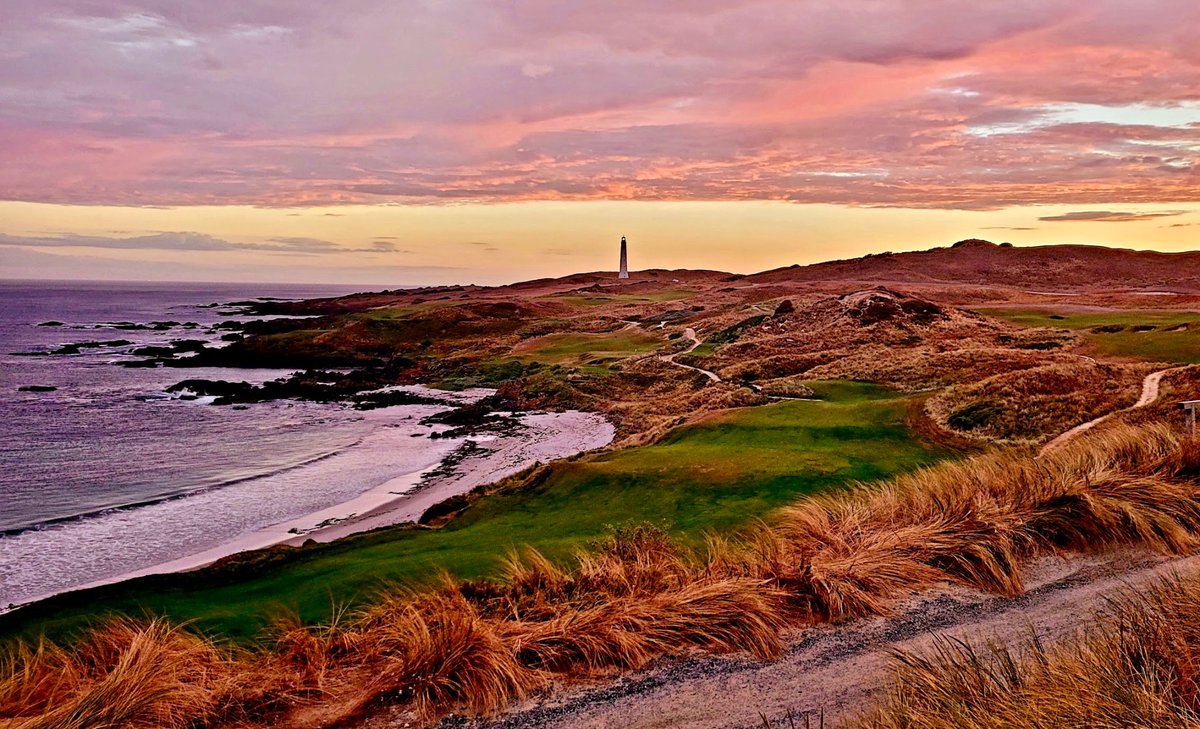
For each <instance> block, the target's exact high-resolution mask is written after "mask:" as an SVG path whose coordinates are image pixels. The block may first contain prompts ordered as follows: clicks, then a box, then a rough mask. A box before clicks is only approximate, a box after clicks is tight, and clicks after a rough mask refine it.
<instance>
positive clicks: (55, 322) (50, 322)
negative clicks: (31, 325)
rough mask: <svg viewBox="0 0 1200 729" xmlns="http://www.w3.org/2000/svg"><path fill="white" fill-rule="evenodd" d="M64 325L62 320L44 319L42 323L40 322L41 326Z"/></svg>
mask: <svg viewBox="0 0 1200 729" xmlns="http://www.w3.org/2000/svg"><path fill="white" fill-rule="evenodd" d="M62 325H63V323H62V322H61V321H53V320H51V321H44V322H42V323H41V324H38V326H39V327H61V326H62Z"/></svg>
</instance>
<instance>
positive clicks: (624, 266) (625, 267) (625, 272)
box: [617, 236, 629, 278]
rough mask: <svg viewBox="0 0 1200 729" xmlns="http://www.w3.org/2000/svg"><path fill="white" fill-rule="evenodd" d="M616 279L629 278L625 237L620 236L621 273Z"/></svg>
mask: <svg viewBox="0 0 1200 729" xmlns="http://www.w3.org/2000/svg"><path fill="white" fill-rule="evenodd" d="M617 278H629V253H628V252H627V251H626V250H625V236H621V272H620V273H618V274H617Z"/></svg>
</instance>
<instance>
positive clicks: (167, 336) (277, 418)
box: [0, 281, 430, 608]
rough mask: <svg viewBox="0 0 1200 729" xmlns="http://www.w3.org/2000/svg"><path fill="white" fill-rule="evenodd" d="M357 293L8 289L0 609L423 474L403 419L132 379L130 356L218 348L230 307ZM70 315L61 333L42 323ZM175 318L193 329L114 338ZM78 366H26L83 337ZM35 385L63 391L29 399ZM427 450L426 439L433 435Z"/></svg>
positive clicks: (225, 373)
mask: <svg viewBox="0 0 1200 729" xmlns="http://www.w3.org/2000/svg"><path fill="white" fill-rule="evenodd" d="M348 291H349V290H348V289H344V288H333V287H319V286H280V285H272V284H263V285H249V284H238V285H228V284H176V283H169V284H167V283H164V284H142V283H138V284H133V283H93V282H15V281H8V282H0V608H3V607H4V606H7V605H10V604H20V603H23V602H27V601H30V600H34V599H37V598H41V597H45V596H48V595H51V594H54V593H57V592H61V591H64V590H68V589H72V588H75V587H79V586H82V585H86V584H90V583H93V582H96V581H102V580H106V579H111V578H114V577H116V576H119V575H123V574H127V573H129V572H131V571H136V570H142V569H145V568H148V567H152V566H153V565H156V564H161V563H165V562H168V561H171V560H174V559H179V558H182V557H186V556H188V555H192V554H196V553H199V552H203V551H205V550H207V549H210V548H212V547H214V546H216V545H219V544H222V543H225V542H228V541H229V540H231V539H234V538H236V537H237V536H238V535H244V534H246V533H248V532H253V531H254V530H256V529H261V528H263V527H265V526H267V525H270V524H275V523H279V522H281V521H285V520H288V519H292V518H296V517H300V516H303V515H305V514H310V513H313V512H317V511H319V510H321V509H323V508H326V507H329V506H332V505H334V504H338V503H341V502H344V501H347V500H349V499H352V498H354V497H355V496H357V495H359V494H362V493H364V492H366V491H368V490H370V489H371V488H372V487H375V486H377V485H379V484H380V483H384V482H386V481H387V480H389V479H391V478H394V477H396V476H397V475H400V474H405V473H410V472H412V470H413V468H414V467H417V468H420V467H423V464H424V463H425V461H427V460H428V459H429V457H430V456H429V454H428V452H426V451H428V448H427V447H426V448H425V450H424V451H422V449H421V446H422V443H418V442H416V441H418V440H424V439H416V438H413V437H412V436H413V433H414V432H416V431H415V428H416V423H415V419H414V416H413V415H412V414H411V413H408V414H406V412H405V409H404V408H386V409H383V410H378V411H368V412H360V411H356V410H353V409H351V408H348V407H345V406H341V405H336V404H335V405H329V404H316V403H301V402H290V401H289V402H277V403H262V404H255V405H250V406H248V407H246V408H244V409H234V408H231V407H221V406H213V405H210V404H208V403H207V402H205V401H204V400H193V401H187V400H181V399H178V398H174V397H171V396H169V395H168V394H167V393H166V388H167V387H169V386H170V385H172V384H174V383H175V382H178V381H180V380H183V379H189V378H210V379H225V380H246V381H250V382H261V381H265V380H269V379H273V378H276V377H281V376H284V375H286V374H289V372H290V371H280V370H230V369H178V368H160V369H147V368H126V367H121V366H118V365H117V364H116V362H118V361H121V360H128V359H129V358H128V356H124V355H122V354H121V353H122V352H128V351H129V350H130V349H131V348H133V347H136V346H142V345H146V344H163V343H167V342H170V341H171V340H175V339H205V340H208V341H216V340H218V339H219V334H217V333H213V332H211V331H210V326H211V325H212V324H215V323H217V322H220V321H226V320H230V319H240V318H245V317H242V316H240V314H238V312H236V311H233V310H229V309H227V308H226V307H224V306H215V307H214V306H211V305H212V304H214V303H216V304H225V303H228V302H232V301H240V300H247V299H253V298H256V297H277V298H288V299H295V298H310V297H316V296H331V295H336V294H339V293H346V292H348ZM49 321H58V322H62V324H63V325H62V326H39V324H42V323H44V322H49ZM151 321H171V322H179V323H181V324H185V323H188V322H192V323H195V324H196V325H197V326H196V327H194V328H184V327H182V326H179V327H172V328H171V329H168V330H166V331H146V330H129V329H120V328H114V327H113V326H112V325H113V324H119V323H121V322H134V323H146V322H151ZM114 340H128V341H130V342H131V344H114V345H110V346H104V347H96V348H84V349H81V350H80V353H79V354H70V355H58V356H22V355H21V354H20V353H28V352H40V351H49V350H53V349H56V348H58V347H60V346H62V345H65V344H71V343H79V342H86V341H108V342H112V341H114ZM27 386H41V387H53V388H55V389H54V390H52V391H41V392H32V391H22V390H21V389H20V388H22V387H27ZM424 443H425V444H428V441H424Z"/></svg>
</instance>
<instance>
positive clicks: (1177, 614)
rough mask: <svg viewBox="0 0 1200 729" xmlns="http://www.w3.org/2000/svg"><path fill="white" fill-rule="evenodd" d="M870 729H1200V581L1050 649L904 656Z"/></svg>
mask: <svg viewBox="0 0 1200 729" xmlns="http://www.w3.org/2000/svg"><path fill="white" fill-rule="evenodd" d="M896 662H897V667H896V673H895V676H894V679H893V682H892V684H891V685H890V687H889V689H888V692H887V694H886V696H885V697H884V698H883V699H882V700H881V701H880V702H879V704H878V705H876V706H874V707H871V708H870V709H869V710H868V711H867V712H865V714H864V715H863V716H862V717H861V718H860V719H859V720H858V721H857V722H856V724H855V725H856V726H858V727H862V728H864V729H867V728H869V729H900V728H901V727H904V728H906V729H915V728H918V727H919V728H921V729H942V728H945V729H950V728H951V727H953V728H955V729H984V727H987V728H988V729H993V728H995V727H1126V726H1128V727H1132V726H1141V727H1151V726H1152V727H1180V728H1183V727H1195V726H1196V725H1197V721H1198V717H1200V580H1197V579H1196V578H1194V577H1191V578H1188V579H1186V580H1184V579H1180V578H1178V577H1175V578H1170V579H1166V580H1164V581H1162V582H1161V583H1159V584H1158V585H1156V586H1155V587H1154V588H1153V589H1150V590H1148V591H1145V592H1142V593H1134V592H1124V593H1122V594H1121V595H1120V596H1118V597H1116V598H1115V599H1113V600H1112V601H1111V603H1110V606H1109V608H1108V610H1107V611H1106V614H1104V615H1101V616H1100V618H1099V621H1098V623H1097V624H1096V625H1094V626H1092V627H1091V628H1090V629H1088V630H1085V631H1081V632H1079V633H1078V634H1076V635H1074V636H1072V637H1071V638H1069V639H1067V640H1065V641H1062V642H1059V643H1057V644H1056V645H1054V646H1049V645H1047V644H1045V643H1043V642H1042V641H1039V640H1037V639H1036V638H1030V639H1029V640H1028V641H1027V642H1026V643H1025V644H1024V645H1023V646H1021V647H1019V648H1016V649H1009V648H1005V647H1002V646H981V645H976V644H973V643H969V642H964V641H958V640H950V639H942V640H938V641H937V642H936V644H935V646H934V648H933V650H931V651H930V652H928V653H923V654H914V653H898V654H897V656H896Z"/></svg>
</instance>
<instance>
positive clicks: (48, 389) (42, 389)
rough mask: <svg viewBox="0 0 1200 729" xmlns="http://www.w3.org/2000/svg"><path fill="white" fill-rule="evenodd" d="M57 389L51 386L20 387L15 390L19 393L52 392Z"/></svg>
mask: <svg viewBox="0 0 1200 729" xmlns="http://www.w3.org/2000/svg"><path fill="white" fill-rule="evenodd" d="M57 389H58V388H57V387H54V386H53V385H21V386H20V387H18V388H17V390H18V391H20V392H54V391H55V390H57Z"/></svg>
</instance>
